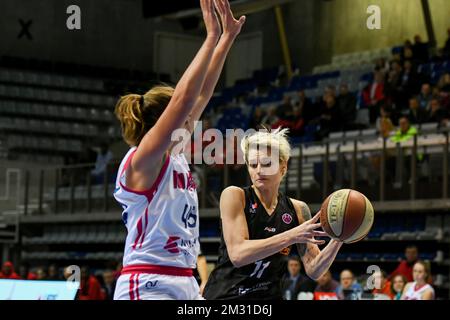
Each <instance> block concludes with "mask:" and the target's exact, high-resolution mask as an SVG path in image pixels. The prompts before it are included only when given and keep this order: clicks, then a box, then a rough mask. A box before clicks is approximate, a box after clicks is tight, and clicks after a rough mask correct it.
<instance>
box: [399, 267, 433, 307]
mask: <svg viewBox="0 0 450 320" xmlns="http://www.w3.org/2000/svg"><path fill="white" fill-rule="evenodd" d="M430 277H431V272H430V267H429V265H428V264H427V263H425V262H423V261H417V262H416V263H415V264H414V267H413V279H414V281H413V282H409V283H407V284H406V286H405V289H404V290H403V295H402V298H401V300H434V289H433V287H432V286H431V285H430V284H429V283H428V281H429V279H430Z"/></svg>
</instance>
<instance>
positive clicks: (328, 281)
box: [314, 270, 339, 293]
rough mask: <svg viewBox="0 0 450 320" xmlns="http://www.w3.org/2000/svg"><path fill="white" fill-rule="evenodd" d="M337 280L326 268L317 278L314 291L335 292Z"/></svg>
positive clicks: (337, 284) (337, 285)
mask: <svg viewBox="0 0 450 320" xmlns="http://www.w3.org/2000/svg"><path fill="white" fill-rule="evenodd" d="M338 287H339V282H337V281H336V280H334V279H333V277H332V275H331V272H330V271H329V270H328V271H327V272H326V273H324V274H323V275H322V276H321V277H320V278H319V279H317V287H316V288H315V289H314V292H333V293H336V290H337V288H338Z"/></svg>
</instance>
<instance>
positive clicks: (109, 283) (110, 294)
mask: <svg viewBox="0 0 450 320" xmlns="http://www.w3.org/2000/svg"><path fill="white" fill-rule="evenodd" d="M102 277H103V285H102V289H103V296H104V298H105V300H113V298H114V290H115V289H116V279H115V277H114V272H113V271H112V270H106V271H105V272H103V274H102Z"/></svg>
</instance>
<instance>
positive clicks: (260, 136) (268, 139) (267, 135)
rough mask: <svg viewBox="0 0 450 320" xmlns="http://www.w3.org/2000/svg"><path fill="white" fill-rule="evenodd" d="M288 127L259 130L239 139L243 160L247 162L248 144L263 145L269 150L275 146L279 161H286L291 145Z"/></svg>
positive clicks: (289, 154)
mask: <svg viewBox="0 0 450 320" xmlns="http://www.w3.org/2000/svg"><path fill="white" fill-rule="evenodd" d="M288 133H289V129H281V127H280V128H277V129H275V130H274V131H271V130H269V129H265V130H260V131H257V132H255V133H253V134H250V135H247V136H245V137H244V139H242V141H241V150H242V153H243V154H244V161H245V163H247V164H248V153H249V150H250V145H254V146H257V147H258V148H259V147H261V146H262V147H265V148H268V149H269V150H272V149H273V148H275V149H276V150H277V151H278V152H279V156H280V161H282V162H286V163H287V162H288V161H289V158H290V156H291V145H290V144H289V141H288V138H287V134H288Z"/></svg>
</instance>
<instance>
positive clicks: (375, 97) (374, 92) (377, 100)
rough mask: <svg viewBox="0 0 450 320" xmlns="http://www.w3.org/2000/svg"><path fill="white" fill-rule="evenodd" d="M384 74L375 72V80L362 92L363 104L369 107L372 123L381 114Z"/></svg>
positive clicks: (383, 96)
mask: <svg viewBox="0 0 450 320" xmlns="http://www.w3.org/2000/svg"><path fill="white" fill-rule="evenodd" d="M384 99H385V95H384V75H383V73H382V72H380V71H376V72H374V80H373V82H372V83H370V84H369V85H368V86H367V87H366V88H364V90H363V92H362V100H363V106H364V107H367V108H369V112H370V113H369V118H370V123H371V124H374V123H375V121H376V119H377V117H378V116H379V114H380V106H381V103H382V102H383V101H384Z"/></svg>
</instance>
